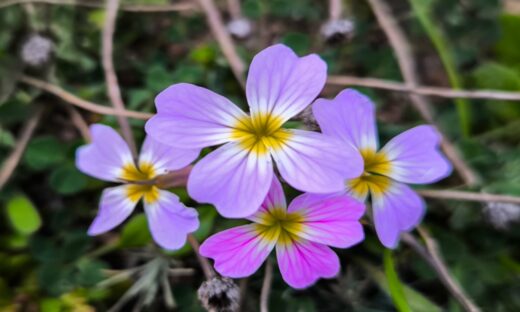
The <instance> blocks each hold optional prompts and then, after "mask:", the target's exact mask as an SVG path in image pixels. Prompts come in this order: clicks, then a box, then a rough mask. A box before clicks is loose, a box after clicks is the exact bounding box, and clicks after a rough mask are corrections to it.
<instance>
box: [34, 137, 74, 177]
mask: <svg viewBox="0 0 520 312" xmlns="http://www.w3.org/2000/svg"><path fill="white" fill-rule="evenodd" d="M24 160H25V162H26V163H27V165H28V166H29V167H31V168H32V169H34V170H43V169H47V168H49V167H52V166H54V165H56V164H59V163H61V162H63V161H64V160H65V149H64V148H63V144H61V143H60V142H59V141H58V140H56V138H54V137H50V136H45V137H38V138H34V139H32V140H31V142H30V143H29V145H28V146H27V151H26V152H25V155H24Z"/></svg>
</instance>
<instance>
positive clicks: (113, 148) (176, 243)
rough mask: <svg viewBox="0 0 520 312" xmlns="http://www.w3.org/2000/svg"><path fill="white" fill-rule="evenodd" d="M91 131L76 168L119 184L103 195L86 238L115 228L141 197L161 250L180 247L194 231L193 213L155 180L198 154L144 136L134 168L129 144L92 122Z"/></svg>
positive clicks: (191, 209)
mask: <svg viewBox="0 0 520 312" xmlns="http://www.w3.org/2000/svg"><path fill="white" fill-rule="evenodd" d="M90 131H91V133H92V143H90V144H88V145H85V146H82V147H80V148H79V149H78V150H77V152H76V166H77V167H78V169H79V170H80V171H82V172H83V173H85V174H88V175H90V176H93V177H95V178H98V179H100V180H104V181H110V182H121V183H124V184H123V185H120V186H116V187H109V188H107V189H105V190H104V191H103V194H102V195H101V203H100V206H99V213H98V215H97V217H96V218H95V219H94V222H93V223H92V225H91V226H90V228H89V230H88V234H89V235H98V234H101V233H104V232H107V231H109V230H111V229H113V228H114V227H116V226H118V225H119V224H121V223H122V222H123V221H124V220H125V219H126V218H128V216H129V215H130V214H131V213H132V211H133V210H134V208H135V206H136V204H137V202H138V201H139V200H140V199H143V203H144V210H145V212H146V215H147V218H148V224H149V226H150V231H151V233H152V236H153V238H154V240H155V241H156V242H157V243H158V244H159V245H160V246H161V247H163V248H166V249H177V248H180V247H182V246H183V245H184V243H185V241H186V235H187V234H188V233H190V232H193V231H195V230H196V229H197V228H198V227H199V220H198V214H197V211H196V210H195V209H193V208H187V207H185V206H184V205H183V204H182V203H181V202H180V201H179V198H178V197H177V196H176V195H174V194H172V193H170V192H168V191H166V190H162V189H160V188H159V187H158V185H157V184H156V183H155V179H156V178H157V177H158V176H160V175H162V174H165V173H167V172H168V171H170V170H176V169H180V168H183V167H185V166H186V165H188V164H189V163H190V162H192V161H193V160H194V159H195V158H196V157H197V155H198V151H194V150H181V149H174V148H172V147H169V146H166V145H163V144H160V143H158V142H156V141H154V140H153V139H151V138H150V137H147V138H146V139H145V141H144V143H143V147H142V149H141V154H140V155H139V160H138V163H137V164H136V163H135V162H134V159H133V157H132V154H131V152H130V149H129V147H128V145H127V144H126V142H125V141H124V140H123V139H122V138H121V136H120V135H119V134H118V133H117V132H116V131H115V130H114V129H112V128H110V127H108V126H104V125H100V124H96V125H92V126H91V127H90Z"/></svg>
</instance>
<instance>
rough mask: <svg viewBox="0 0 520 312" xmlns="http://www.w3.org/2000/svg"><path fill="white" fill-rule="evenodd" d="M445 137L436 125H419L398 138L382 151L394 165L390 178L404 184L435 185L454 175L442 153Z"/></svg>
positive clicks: (392, 165)
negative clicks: (443, 138) (442, 141)
mask: <svg viewBox="0 0 520 312" xmlns="http://www.w3.org/2000/svg"><path fill="white" fill-rule="evenodd" d="M440 141H441V136H440V135H439V133H438V132H437V130H435V128H434V127H432V126H417V127H415V128H412V129H410V130H408V131H405V132H403V133H401V134H400V135H398V136H396V137H395V138H393V139H392V140H390V142H388V143H387V144H386V145H385V146H384V147H383V148H382V149H381V152H382V153H384V154H385V155H386V157H387V158H388V159H389V161H390V162H391V169H390V171H391V172H390V173H389V174H388V176H390V177H391V178H393V179H395V180H397V181H399V182H403V183H415V184H425V183H433V182H436V181H438V180H440V179H443V178H445V177H447V176H448V175H449V174H450V173H451V169H452V168H451V164H450V163H449V162H448V160H447V159H446V158H445V157H444V155H443V154H442V153H441V152H440V150H439V145H440Z"/></svg>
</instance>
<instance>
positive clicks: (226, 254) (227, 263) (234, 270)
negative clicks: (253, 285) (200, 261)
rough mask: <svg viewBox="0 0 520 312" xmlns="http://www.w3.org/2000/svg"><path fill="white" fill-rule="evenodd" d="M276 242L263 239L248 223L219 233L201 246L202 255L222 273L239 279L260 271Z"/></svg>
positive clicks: (252, 225)
mask: <svg viewBox="0 0 520 312" xmlns="http://www.w3.org/2000/svg"><path fill="white" fill-rule="evenodd" d="M274 245H275V242H273V241H269V240H266V239H263V238H262V237H261V236H260V235H259V234H258V231H257V230H256V229H255V226H254V224H247V225H242V226H238V227H234V228H231V229H229V230H225V231H222V232H220V233H217V234H215V235H213V236H211V237H209V238H208V239H206V240H205V241H204V243H202V245H201V246H200V250H199V252H200V254H201V255H202V256H204V257H208V258H212V259H214V260H215V269H216V270H217V272H219V273H220V274H222V275H224V276H227V277H232V278H240V277H246V276H249V275H251V274H253V273H255V272H256V270H258V268H259V267H260V266H261V265H262V263H263V262H264V261H265V259H266V258H267V256H268V255H269V253H271V250H273V248H274Z"/></svg>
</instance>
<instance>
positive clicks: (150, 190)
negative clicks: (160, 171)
mask: <svg viewBox="0 0 520 312" xmlns="http://www.w3.org/2000/svg"><path fill="white" fill-rule="evenodd" d="M155 176H156V172H155V169H154V166H153V164H151V163H149V162H141V163H139V167H136V166H135V165H134V164H133V163H128V164H126V165H125V166H123V170H122V172H121V175H120V178H121V179H122V180H125V181H129V182H136V183H135V184H133V183H132V184H128V186H127V194H126V195H127V197H128V199H130V200H131V201H133V202H137V201H138V200H139V199H141V198H143V199H144V201H145V203H147V204H153V203H155V202H156V201H157V200H158V199H159V189H158V188H157V187H156V186H154V184H153V182H152V180H153V178H155ZM138 182H141V183H138Z"/></svg>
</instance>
